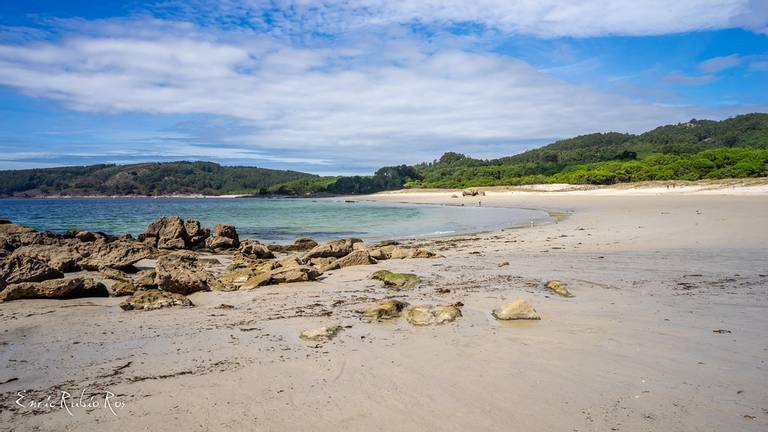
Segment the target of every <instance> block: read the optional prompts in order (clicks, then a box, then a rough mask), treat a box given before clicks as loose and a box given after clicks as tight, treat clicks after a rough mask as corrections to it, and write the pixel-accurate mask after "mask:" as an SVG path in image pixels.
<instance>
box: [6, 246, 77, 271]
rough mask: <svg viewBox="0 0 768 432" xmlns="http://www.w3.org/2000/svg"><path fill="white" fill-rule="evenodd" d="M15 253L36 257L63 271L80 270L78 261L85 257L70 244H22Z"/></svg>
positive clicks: (16, 254)
mask: <svg viewBox="0 0 768 432" xmlns="http://www.w3.org/2000/svg"><path fill="white" fill-rule="evenodd" d="M13 255H15V256H21V255H23V256H27V257H31V258H35V259H37V260H39V261H43V262H45V263H46V264H48V265H49V266H51V267H53V268H55V269H56V270H58V271H60V272H63V273H66V272H74V271H77V270H79V267H80V266H79V265H78V262H79V261H80V260H82V259H83V256H82V255H81V254H80V252H78V250H77V249H76V248H75V247H72V246H69V245H61V246H55V245H30V246H21V247H20V248H18V249H16V250H15V251H13Z"/></svg>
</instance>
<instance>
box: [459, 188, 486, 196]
mask: <svg viewBox="0 0 768 432" xmlns="http://www.w3.org/2000/svg"><path fill="white" fill-rule="evenodd" d="M478 195H480V191H478V190H477V189H465V190H463V191H461V196H478ZM483 195H485V192H483Z"/></svg>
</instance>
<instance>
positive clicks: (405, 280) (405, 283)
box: [369, 270, 421, 289]
mask: <svg viewBox="0 0 768 432" xmlns="http://www.w3.org/2000/svg"><path fill="white" fill-rule="evenodd" d="M369 278H370V279H373V280H380V281H382V282H384V285H386V286H391V287H394V288H398V289H404V288H411V287H413V286H415V285H416V284H418V283H419V282H421V279H420V278H419V277H418V276H417V275H415V274H413V273H393V272H391V271H389V270H379V271H377V272H375V273H373V274H372V275H371V276H369Z"/></svg>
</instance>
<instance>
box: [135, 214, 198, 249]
mask: <svg viewBox="0 0 768 432" xmlns="http://www.w3.org/2000/svg"><path fill="white" fill-rule="evenodd" d="M144 238H153V239H155V241H156V243H155V246H156V247H157V248H158V249H186V248H187V247H188V245H189V239H188V238H187V230H186V228H185V226H184V221H183V220H182V219H181V218H180V217H178V216H163V217H161V218H160V219H158V220H156V221H154V222H152V223H151V224H149V226H148V227H147V231H146V232H145V233H144Z"/></svg>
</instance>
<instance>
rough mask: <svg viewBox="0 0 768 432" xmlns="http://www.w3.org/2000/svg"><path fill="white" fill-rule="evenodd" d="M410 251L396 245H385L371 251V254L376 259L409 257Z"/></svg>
mask: <svg viewBox="0 0 768 432" xmlns="http://www.w3.org/2000/svg"><path fill="white" fill-rule="evenodd" d="M411 254H412V252H411V251H410V250H408V249H405V248H403V247H400V246H398V245H395V244H393V245H386V246H381V247H379V248H376V249H373V250H372V251H371V256H372V257H373V258H375V259H377V260H388V259H404V258H409V257H410V256H411Z"/></svg>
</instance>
